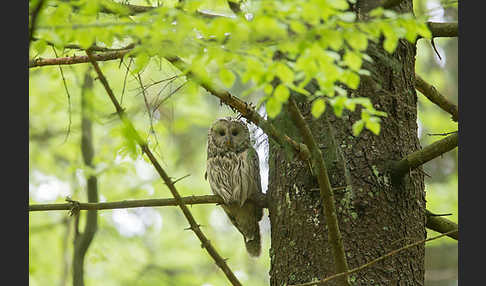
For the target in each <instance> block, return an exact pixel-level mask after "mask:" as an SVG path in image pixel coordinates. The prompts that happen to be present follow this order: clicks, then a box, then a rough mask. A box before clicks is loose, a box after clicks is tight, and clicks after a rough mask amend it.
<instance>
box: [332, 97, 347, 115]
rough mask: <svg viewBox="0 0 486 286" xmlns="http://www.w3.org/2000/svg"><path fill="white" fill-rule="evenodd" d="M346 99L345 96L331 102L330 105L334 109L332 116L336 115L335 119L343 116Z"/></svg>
mask: <svg viewBox="0 0 486 286" xmlns="http://www.w3.org/2000/svg"><path fill="white" fill-rule="evenodd" d="M346 99H347V98H346V97H345V96H337V97H335V98H333V100H332V101H331V105H332V107H333V109H334V114H336V116H337V117H341V115H343V110H344V104H345V103H346Z"/></svg>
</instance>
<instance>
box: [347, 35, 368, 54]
mask: <svg viewBox="0 0 486 286" xmlns="http://www.w3.org/2000/svg"><path fill="white" fill-rule="evenodd" d="M345 39H346V42H347V43H348V44H349V45H350V46H351V47H352V48H353V49H355V50H358V51H364V50H366V48H367V47H368V38H367V37H366V35H365V34H364V33H362V32H359V31H347V32H346V33H345Z"/></svg>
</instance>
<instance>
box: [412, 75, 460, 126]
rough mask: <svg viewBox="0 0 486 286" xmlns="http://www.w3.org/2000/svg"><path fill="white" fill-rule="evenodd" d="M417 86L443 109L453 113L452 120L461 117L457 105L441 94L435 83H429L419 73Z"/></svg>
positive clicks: (416, 77)
mask: <svg viewBox="0 0 486 286" xmlns="http://www.w3.org/2000/svg"><path fill="white" fill-rule="evenodd" d="M415 88H416V89H417V90H418V91H420V92H421V93H422V94H423V95H424V96H425V97H427V98H428V99H429V100H430V101H432V102H433V103H435V104H436V105H437V106H439V107H440V108H441V109H442V110H444V111H445V112H448V113H449V114H450V115H452V120H454V121H456V122H457V120H458V119H459V110H458V108H457V106H456V105H455V104H453V103H452V102H450V101H449V100H447V98H445V97H444V96H443V95H442V94H440V93H439V92H438V91H437V89H436V88H435V87H434V86H433V85H431V84H429V83H427V82H426V81H425V80H424V79H423V78H422V77H420V76H419V75H418V74H415Z"/></svg>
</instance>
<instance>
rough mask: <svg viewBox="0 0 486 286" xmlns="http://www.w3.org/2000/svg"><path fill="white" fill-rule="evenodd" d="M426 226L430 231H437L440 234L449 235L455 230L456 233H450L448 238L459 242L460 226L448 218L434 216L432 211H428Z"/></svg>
mask: <svg viewBox="0 0 486 286" xmlns="http://www.w3.org/2000/svg"><path fill="white" fill-rule="evenodd" d="M425 226H426V227H427V228H428V229H431V230H434V231H437V232H439V233H449V232H451V231H453V230H456V232H453V233H450V234H448V235H447V236H449V237H450V238H453V239H455V240H459V231H458V230H459V226H458V225H457V223H455V222H453V221H451V220H448V219H446V218H443V217H440V216H437V215H434V214H433V213H431V212H430V211H428V210H427V211H426V223H425Z"/></svg>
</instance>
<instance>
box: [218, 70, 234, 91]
mask: <svg viewBox="0 0 486 286" xmlns="http://www.w3.org/2000/svg"><path fill="white" fill-rule="evenodd" d="M219 79H220V80H221V82H222V83H223V84H224V86H225V87H226V88H231V87H232V86H233V83H234V82H235V75H234V74H233V72H231V71H230V70H228V69H225V68H222V69H221V70H220V71H219Z"/></svg>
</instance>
